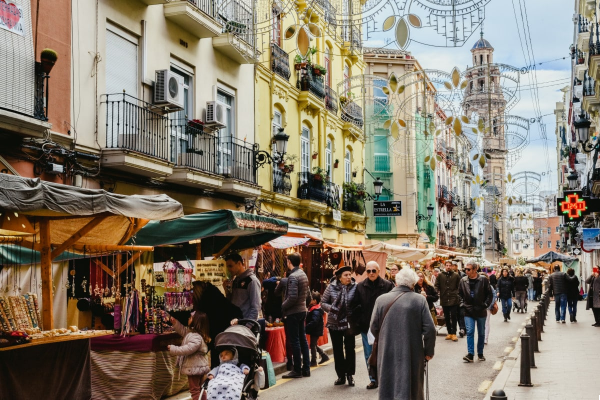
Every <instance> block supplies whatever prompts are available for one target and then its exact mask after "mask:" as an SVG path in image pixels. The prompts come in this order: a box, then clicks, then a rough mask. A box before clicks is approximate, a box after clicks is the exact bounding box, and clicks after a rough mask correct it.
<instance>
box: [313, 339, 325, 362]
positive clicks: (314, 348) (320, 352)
mask: <svg viewBox="0 0 600 400" xmlns="http://www.w3.org/2000/svg"><path fill="white" fill-rule="evenodd" d="M320 337H321V336H317V335H310V360H311V361H312V360H315V361H316V360H317V353H319V355H320V356H321V358H323V356H324V355H325V352H324V351H323V349H322V348H320V347H319V346H317V342H318V341H319V338H320Z"/></svg>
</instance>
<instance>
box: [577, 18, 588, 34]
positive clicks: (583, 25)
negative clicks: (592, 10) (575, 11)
mask: <svg viewBox="0 0 600 400" xmlns="http://www.w3.org/2000/svg"><path fill="white" fill-rule="evenodd" d="M589 24H590V21H588V19H587V18H586V17H584V16H583V15H581V14H579V16H578V18H577V31H578V33H585V32H589V31H590V29H589Z"/></svg>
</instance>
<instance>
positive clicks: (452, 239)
mask: <svg viewBox="0 0 600 400" xmlns="http://www.w3.org/2000/svg"><path fill="white" fill-rule="evenodd" d="M448 246H450V247H456V235H450V239H449V240H448Z"/></svg>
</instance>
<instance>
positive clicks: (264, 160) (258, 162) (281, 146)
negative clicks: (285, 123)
mask: <svg viewBox="0 0 600 400" xmlns="http://www.w3.org/2000/svg"><path fill="white" fill-rule="evenodd" d="M289 139H290V135H287V134H286V133H285V132H284V131H283V128H279V131H278V132H277V134H275V135H274V136H273V139H272V143H274V144H275V151H276V152H277V155H278V156H279V160H280V162H281V161H283V159H284V157H285V153H286V152H287V145H288V140H289ZM273 162H274V160H273V157H271V155H270V154H269V153H267V152H266V151H264V150H260V148H259V146H258V143H257V144H255V145H254V170H255V171H256V170H258V169H259V168H260V167H262V166H264V165H265V164H271V163H273Z"/></svg>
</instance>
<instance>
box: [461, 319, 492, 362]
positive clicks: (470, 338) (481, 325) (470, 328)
mask: <svg viewBox="0 0 600 400" xmlns="http://www.w3.org/2000/svg"><path fill="white" fill-rule="evenodd" d="M486 319H487V317H481V318H473V317H468V316H465V325H466V327H467V350H468V352H469V354H475V324H477V355H483V345H484V342H485V320H486Z"/></svg>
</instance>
